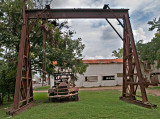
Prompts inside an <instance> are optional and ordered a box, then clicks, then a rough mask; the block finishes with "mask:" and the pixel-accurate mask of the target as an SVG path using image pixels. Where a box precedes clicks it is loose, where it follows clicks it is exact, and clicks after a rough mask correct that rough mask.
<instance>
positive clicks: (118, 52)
mask: <svg viewBox="0 0 160 119" xmlns="http://www.w3.org/2000/svg"><path fill="white" fill-rule="evenodd" d="M112 56H114V57H116V58H117V59H121V58H123V48H118V50H114V51H112Z"/></svg>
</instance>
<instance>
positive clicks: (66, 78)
mask: <svg viewBox="0 0 160 119" xmlns="http://www.w3.org/2000/svg"><path fill="white" fill-rule="evenodd" d="M51 85H52V84H51ZM78 91H79V88H78V87H76V86H75V83H74V74H73V73H72V72H58V73H54V86H50V89H49V90H48V93H49V101H50V102H54V101H78V100H79V97H78Z"/></svg>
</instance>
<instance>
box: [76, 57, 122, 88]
mask: <svg viewBox="0 0 160 119" xmlns="http://www.w3.org/2000/svg"><path fill="white" fill-rule="evenodd" d="M83 63H87V64H88V67H87V70H86V72H85V73H84V75H79V76H78V77H79V79H78V80H77V81H76V85H77V86H79V87H98V86H116V85H122V76H123V75H122V74H123V59H88V60H83Z"/></svg>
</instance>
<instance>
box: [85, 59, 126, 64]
mask: <svg viewBox="0 0 160 119" xmlns="http://www.w3.org/2000/svg"><path fill="white" fill-rule="evenodd" d="M83 63H87V64H111V63H123V59H89V60H83Z"/></svg>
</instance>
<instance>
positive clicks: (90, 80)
mask: <svg viewBox="0 0 160 119" xmlns="http://www.w3.org/2000/svg"><path fill="white" fill-rule="evenodd" d="M85 81H87V82H97V81H98V77H97V76H86V77H85Z"/></svg>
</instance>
